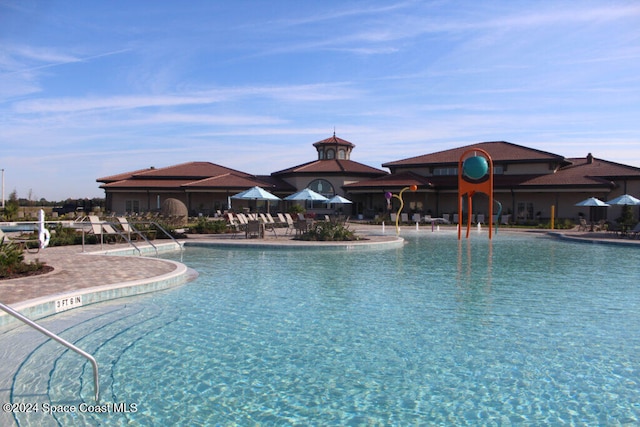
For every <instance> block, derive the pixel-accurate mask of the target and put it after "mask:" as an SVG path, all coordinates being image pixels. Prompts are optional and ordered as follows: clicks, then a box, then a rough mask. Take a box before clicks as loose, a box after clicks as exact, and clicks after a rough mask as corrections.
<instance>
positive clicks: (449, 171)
mask: <svg viewBox="0 0 640 427" xmlns="http://www.w3.org/2000/svg"><path fill="white" fill-rule="evenodd" d="M433 174H434V175H435V176H444V175H458V168H435V169H433Z"/></svg>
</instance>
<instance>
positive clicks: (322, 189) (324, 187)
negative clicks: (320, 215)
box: [307, 179, 335, 198]
mask: <svg viewBox="0 0 640 427" xmlns="http://www.w3.org/2000/svg"><path fill="white" fill-rule="evenodd" d="M307 187H308V188H310V189H312V190H313V191H315V192H316V193H320V194H322V195H323V196H324V197H327V198H331V197H333V196H334V195H335V191H334V190H333V185H331V183H330V182H329V181H327V180H326V179H316V180H314V181H311V182H310V183H309V185H308V186H307Z"/></svg>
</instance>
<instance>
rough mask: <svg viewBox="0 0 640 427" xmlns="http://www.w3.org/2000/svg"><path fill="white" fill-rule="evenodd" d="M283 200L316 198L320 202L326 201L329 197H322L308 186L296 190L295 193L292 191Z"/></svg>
mask: <svg viewBox="0 0 640 427" xmlns="http://www.w3.org/2000/svg"><path fill="white" fill-rule="evenodd" d="M284 199H285V200H312V201H313V200H317V201H321V202H326V201H328V200H329V199H327V198H326V197H324V196H323V195H322V194H320V193H316V192H315V191H313V190H312V189H310V188H305V189H304V190H301V191H298V192H297V193H293V194H292V195H290V196H287V197H285V198H284Z"/></svg>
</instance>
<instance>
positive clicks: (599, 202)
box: [575, 197, 609, 221]
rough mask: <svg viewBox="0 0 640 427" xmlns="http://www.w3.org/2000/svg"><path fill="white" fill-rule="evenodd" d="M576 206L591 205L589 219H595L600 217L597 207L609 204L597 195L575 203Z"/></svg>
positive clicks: (604, 206)
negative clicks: (597, 197)
mask: <svg viewBox="0 0 640 427" xmlns="http://www.w3.org/2000/svg"><path fill="white" fill-rule="evenodd" d="M575 206H588V207H589V221H595V220H597V219H598V216H597V215H596V209H597V208H606V207H607V206H609V205H608V204H607V203H605V202H603V201H602V200H600V199H596V198H595V197H589V198H588V199H585V200H583V201H581V202H578V203H576V204H575Z"/></svg>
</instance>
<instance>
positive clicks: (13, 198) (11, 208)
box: [4, 190, 20, 221]
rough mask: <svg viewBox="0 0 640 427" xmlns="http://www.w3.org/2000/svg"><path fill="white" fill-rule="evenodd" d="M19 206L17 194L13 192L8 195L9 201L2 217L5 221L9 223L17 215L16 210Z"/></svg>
mask: <svg viewBox="0 0 640 427" xmlns="http://www.w3.org/2000/svg"><path fill="white" fill-rule="evenodd" d="M19 207H20V205H19V204H18V192H17V191H16V190H13V191H12V192H11V194H9V201H8V202H7V204H6V205H5V207H4V217H5V219H7V220H9V221H11V220H12V219H14V217H15V216H16V215H17V214H18V208H19Z"/></svg>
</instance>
